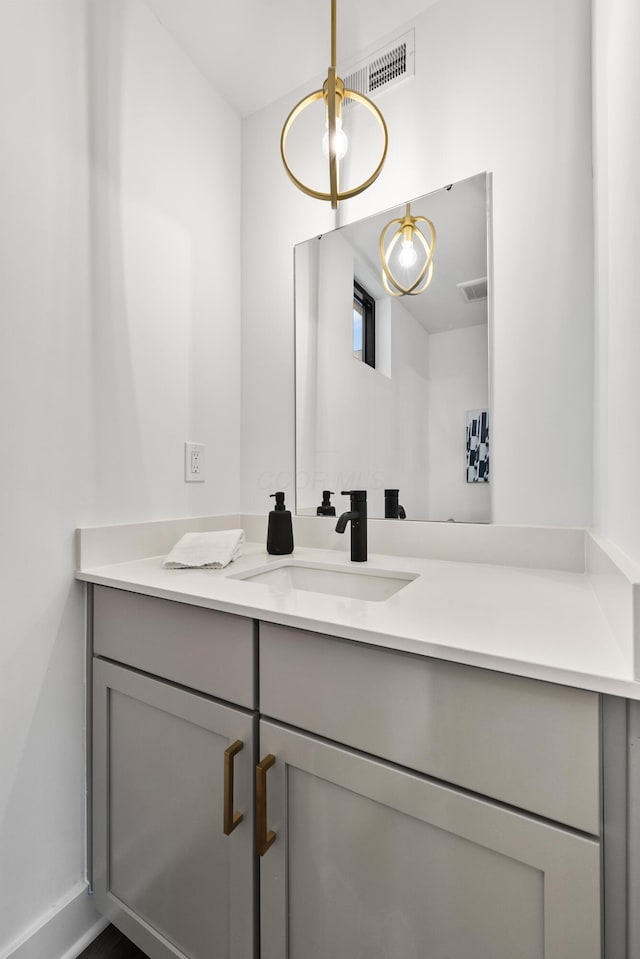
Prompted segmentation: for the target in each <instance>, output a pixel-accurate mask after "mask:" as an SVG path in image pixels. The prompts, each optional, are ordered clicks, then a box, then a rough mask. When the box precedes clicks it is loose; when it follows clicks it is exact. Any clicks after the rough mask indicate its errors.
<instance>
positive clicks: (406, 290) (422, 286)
mask: <svg viewBox="0 0 640 959" xmlns="http://www.w3.org/2000/svg"><path fill="white" fill-rule="evenodd" d="M417 223H426V225H427V229H428V231H429V234H430V240H427V238H426V237H425V235H424V234H423V233H422V232H421V231H420V229H419V227H418V226H416V224H417ZM396 224H397V225H398V228H397V230H396V231H395V233H394V234H393V236H392V237H391V239H390V241H389V244H388V246H387V247H386V249H385V240H386V236H387V233H388V232H389V230H390V229H391V227H393V226H395V225H396ZM399 240H402V247H403V250H407V251H409V250H411V251H413V250H414V249H415V247H414V242H415V241H416V240H417V241H418V242H419V243H420V244H421V246H422V248H423V250H424V252H425V257H426V259H425V261H424V263H423V264H422V267H421V269H420V271H419V272H418V275H417V276H416V278H415V280H414V281H413V283H409V284H408V285H406V286H405V284H403V283H401V282H400V280H399V279H398V278H397V277H396V276H395V275H394V273H393V270H392V269H391V256H392V253H393V251H394V250H395V248H396V246H397V244H398V241H399ZM435 249H436V230H435V227H434V225H433V223H432V222H431V220H427V218H426V216H411V204H410V203H407V212H406V213H405V215H404V216H403V217H398V218H397V219H395V220H390V221H389V223H387V225H386V226H385V228H384V229H383V231H382V233H381V234H380V242H379V244H378V250H379V253H380V263H381V264H382V282H383V285H384V288H385V290H386V291H387V293H389V294H391V296H418V294H419V293H424V291H425V290H426V289H427V287H428V286H429V284H430V283H431V280H432V279H433V254H434V253H435ZM400 256H402V253H401V254H400ZM412 258H414V260H416V261H417V255H415V257H414V256H413V253H412Z"/></svg>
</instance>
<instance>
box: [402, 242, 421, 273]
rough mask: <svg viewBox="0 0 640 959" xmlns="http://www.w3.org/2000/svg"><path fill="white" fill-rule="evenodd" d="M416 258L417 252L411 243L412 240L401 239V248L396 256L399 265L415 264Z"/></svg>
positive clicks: (409, 265) (408, 265)
mask: <svg viewBox="0 0 640 959" xmlns="http://www.w3.org/2000/svg"><path fill="white" fill-rule="evenodd" d="M417 259H418V254H417V253H416V249H415V247H414V245H413V240H403V241H402V249H401V250H400V254H399V256H398V262H399V264H400V266H404V267H407V268H409V267H411V266H414V265H415V262H416V260H417Z"/></svg>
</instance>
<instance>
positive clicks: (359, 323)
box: [353, 280, 376, 368]
mask: <svg viewBox="0 0 640 959" xmlns="http://www.w3.org/2000/svg"><path fill="white" fill-rule="evenodd" d="M353 355H354V357H355V358H356V359H357V360H362V362H363V363H366V364H367V366H373V367H374V368H375V365H376V301H375V300H374V298H373V297H372V296H371V294H370V293H367V291H366V290H365V288H364V287H363V286H362V284H361V283H358V281H357V280H354V281H353Z"/></svg>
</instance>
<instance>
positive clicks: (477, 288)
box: [456, 276, 487, 303]
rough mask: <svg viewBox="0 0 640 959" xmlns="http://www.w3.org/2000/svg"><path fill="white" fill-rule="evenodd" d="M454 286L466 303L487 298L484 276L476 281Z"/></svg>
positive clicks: (467, 281)
mask: <svg viewBox="0 0 640 959" xmlns="http://www.w3.org/2000/svg"><path fill="white" fill-rule="evenodd" d="M456 286H457V287H458V289H459V290H460V292H461V293H462V296H463V298H464V299H465V300H466V302H467V303H475V302H476V301H477V300H486V298H487V278H486V276H481V277H479V279H477V280H466V281H465V282H464V283H456Z"/></svg>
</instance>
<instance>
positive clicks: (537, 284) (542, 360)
mask: <svg viewBox="0 0 640 959" xmlns="http://www.w3.org/2000/svg"><path fill="white" fill-rule="evenodd" d="M415 28H416V70H417V75H416V78H415V79H414V80H411V81H409V82H407V83H406V84H403V85H399V86H397V87H395V88H392V89H391V90H389V91H387V92H386V93H385V94H384V95H383V96H381V97H380V100H379V105H380V107H381V109H382V110H383V112H384V114H385V117H386V119H387V122H388V125H389V133H390V152H389V157H388V160H387V165H386V168H385V170H384V171H383V173H382V175H381V177H380V179H379V180H378V181H377V182H376V184H374V186H373V187H372V188H371V189H370V190H368V191H367V192H366V193H364V194H362V196H360V197H357V198H356V199H354V200H352V201H349V202H348V203H347V204H344V206H343V207H342V208H341V211H340V212H341V214H342V216H343V218H344V220H345V221H347V220H349V221H350V220H354V219H359V218H360V217H362V216H364V215H368V214H370V213H373V212H376V211H378V210H380V209H384V208H386V207H389V206H392V205H395V204H397V203H400V202H402V201H403V200H406V199H407V198H410V197H413V196H417V195H420V194H423V193H426V192H428V191H430V190H432V189H435V188H437V187H440V186H442V185H443V184H445V183H448V182H451V181H453V180H457V179H461V178H463V177H466V176H470V175H472V174H475V173H478V172H480V171H482V170H489V171H492V173H493V214H494V216H493V251H494V281H495V282H494V298H493V305H494V325H493V335H492V342H491V352H492V364H493V383H492V388H493V392H492V431H493V432H492V469H493V474H492V495H493V502H494V517H493V518H494V520H495V521H497V522H514V523H533V524H544V523H554V524H555V523H558V524H561V525H572V524H582V523H588V522H589V521H590V518H591V499H592V470H591V444H592V423H591V410H592V400H593V392H592V365H593V347H592V339H593V321H592V313H593V303H592V301H593V296H592V239H593V237H592V192H591V155H590V153H591V139H590V137H591V95H590V44H591V32H590V4H589V3H588V2H587V0H540V2H539V3H536V4H531V3H530V2H529V0H484V2H482V3H477V0H446V2H441V3H438V4H436V5H435V6H433V7H431V8H430V9H427V10H426V11H425V12H424V13H423V14H422V15H421V16H420V17H419V18H418V19H417V20H416V21H415ZM310 85H311V84H310ZM305 92H307V88H305V89H303V90H299V91H296V92H295V93H292V94H291V96H289V97H287V98H285V100H283V101H280V102H278V103H276V104H273V105H272V106H270V107H268V108H266V109H264V110H261V111H259V112H258V113H256V114H255V115H253V116H252V117H250V118H248V119H247V120H246V121H245V122H244V124H243V221H242V222H243V344H242V355H243V403H242V478H243V489H242V497H243V508H244V509H246V510H249V511H254V510H255V511H262V510H263V509H264V508H265V495H264V486H265V485H268V483H269V480H270V478H271V477H272V476H275V475H278V474H281V475H283V474H284V475H287V476H289V477H290V478H291V480H292V479H293V470H294V463H293V458H294V450H293V409H292V397H293V347H292V337H293V272H292V247H293V245H294V244H295V243H297V242H299V241H301V240H305V239H308V238H309V237H310V236H312V235H314V234H317V233H322V232H324V231H326V230H327V229H330V228H331V227H332V225H333V223H334V221H333V217H332V215H331V211H330V209H328V205H327V204H325V205H323V204H321V203H319V202H317V201H313V200H311V199H308V198H307V197H305V196H303V195H302V194H300V193H299V192H298V191H297V190H295V188H294V187H293V186H292V185H291V183H290V182H289V180H288V179H287V177H286V175H285V173H284V170H283V169H282V166H281V162H280V158H279V136H280V129H281V127H282V123H283V122H284V119H285V118H286V115H287V112H288V110H289V109H290V108H291V106H292V105H293V103H294V102H295V100H296V99H297V97H298V96H300V95H302V94H303V93H305ZM309 149H310V150H315V149H316V146H315V144H314V143H311V144H310V145H309ZM318 149H319V147H318ZM267 357H268V360H267ZM524 423H528V424H532V423H535V424H536V432H537V435H538V436H539V437H540V445H541V447H542V449H543V450H544V464H543V466H542V468H541V469H540V470H531V471H523V470H522V463H523V461H524V460H525V459H527V458H528V456H529V447H530V435H529V432H528V431H527V430H524V429H523V424H524Z"/></svg>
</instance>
